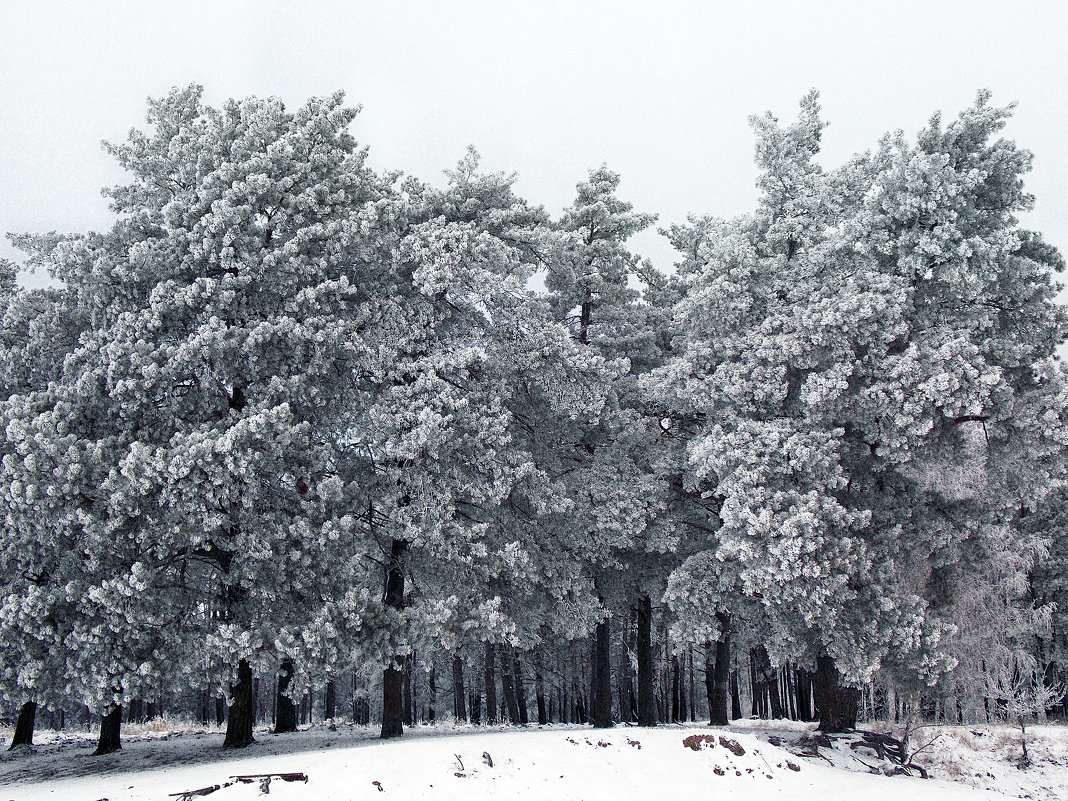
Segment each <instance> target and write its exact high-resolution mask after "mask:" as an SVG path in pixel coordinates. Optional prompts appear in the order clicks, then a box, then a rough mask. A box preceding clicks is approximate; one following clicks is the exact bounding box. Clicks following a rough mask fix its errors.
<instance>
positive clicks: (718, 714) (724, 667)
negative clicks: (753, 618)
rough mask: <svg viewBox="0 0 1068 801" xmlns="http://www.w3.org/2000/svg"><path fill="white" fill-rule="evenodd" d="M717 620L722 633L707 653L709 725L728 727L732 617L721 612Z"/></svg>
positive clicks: (706, 682) (706, 686)
mask: <svg viewBox="0 0 1068 801" xmlns="http://www.w3.org/2000/svg"><path fill="white" fill-rule="evenodd" d="M716 620H717V621H719V628H720V632H722V633H721V635H720V639H719V641H717V642H716V644H715V647H714V648H713V647H712V646H709V648H708V650H707V651H706V656H705V688H706V689H707V691H708V716H709V725H711V726H726V725H727V724H728V723H729V722H730V721H729V719H728V718H727V702H728V700H729V694H730V675H731V639H730V637H731V635H730V617H729V616H728V615H726V614H723V613H722V612H720V613H718V614H717V615H716Z"/></svg>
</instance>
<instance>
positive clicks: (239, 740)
mask: <svg viewBox="0 0 1068 801" xmlns="http://www.w3.org/2000/svg"><path fill="white" fill-rule="evenodd" d="M255 714H256V710H255V708H254V707H253V705H252V666H251V665H250V664H249V663H248V660H247V659H242V660H241V661H240V662H238V664H237V683H236V684H234V685H233V686H232V687H231V688H230V706H229V707H227V710H226V738H225V739H224V740H223V748H245V747H247V746H249V745H252V744H253V743H254V742H256V739H255V738H254V737H253V736H252V724H253V722H254V716H255Z"/></svg>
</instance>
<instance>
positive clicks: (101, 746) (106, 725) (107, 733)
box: [93, 704, 122, 756]
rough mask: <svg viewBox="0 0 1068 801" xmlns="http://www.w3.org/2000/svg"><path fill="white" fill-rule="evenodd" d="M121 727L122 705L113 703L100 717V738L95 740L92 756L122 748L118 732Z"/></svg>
mask: <svg viewBox="0 0 1068 801" xmlns="http://www.w3.org/2000/svg"><path fill="white" fill-rule="evenodd" d="M121 729H122V705H121V704H115V705H114V706H113V707H111V709H110V710H109V711H108V713H107V714H106V715H104V717H102V718H100V738H99V739H98V740H97V741H96V750H95V751H94V752H93V756H104V755H105V754H114V753H115V752H116V751H121V750H122V741H121V740H120V738H119V732H120V730H121Z"/></svg>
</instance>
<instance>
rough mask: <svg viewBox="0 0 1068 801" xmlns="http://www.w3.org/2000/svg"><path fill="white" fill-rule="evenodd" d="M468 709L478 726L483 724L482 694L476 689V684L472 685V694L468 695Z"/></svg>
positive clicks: (473, 721)
mask: <svg viewBox="0 0 1068 801" xmlns="http://www.w3.org/2000/svg"><path fill="white" fill-rule="evenodd" d="M467 710H468V713H469V714H470V718H471V722H472V723H474V724H475V725H476V726H480V725H482V694H481V693H480V692H478V690H476V689H474V685H472V688H471V694H470V695H468V696H467Z"/></svg>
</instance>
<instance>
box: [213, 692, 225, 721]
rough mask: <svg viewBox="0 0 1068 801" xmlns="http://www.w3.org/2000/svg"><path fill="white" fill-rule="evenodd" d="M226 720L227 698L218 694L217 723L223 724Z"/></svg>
mask: <svg viewBox="0 0 1068 801" xmlns="http://www.w3.org/2000/svg"><path fill="white" fill-rule="evenodd" d="M225 722H226V700H225V699H224V698H223V697H222V696H221V695H218V696H216V697H215V725H216V726H221V725H223V724H224V723H225Z"/></svg>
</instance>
